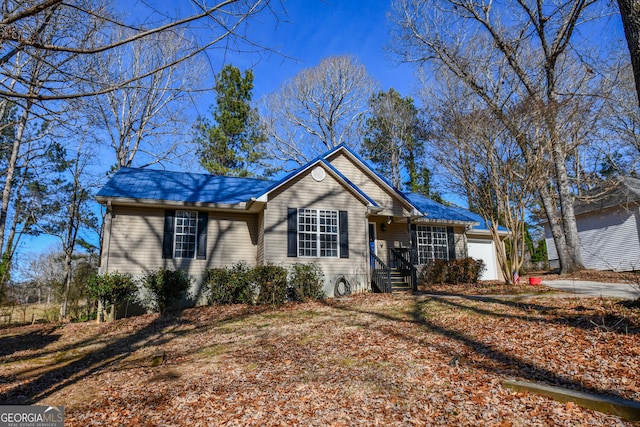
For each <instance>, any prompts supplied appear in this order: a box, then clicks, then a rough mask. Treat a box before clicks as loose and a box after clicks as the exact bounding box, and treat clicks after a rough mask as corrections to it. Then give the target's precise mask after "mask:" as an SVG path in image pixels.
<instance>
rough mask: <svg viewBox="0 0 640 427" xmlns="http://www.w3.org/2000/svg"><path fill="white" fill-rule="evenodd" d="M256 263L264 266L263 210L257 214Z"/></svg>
mask: <svg viewBox="0 0 640 427" xmlns="http://www.w3.org/2000/svg"><path fill="white" fill-rule="evenodd" d="M256 263H257V264H258V265H262V264H264V210H262V211H260V213H258V247H257V253H256Z"/></svg>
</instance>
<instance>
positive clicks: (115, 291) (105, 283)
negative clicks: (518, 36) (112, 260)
mask: <svg viewBox="0 0 640 427" xmlns="http://www.w3.org/2000/svg"><path fill="white" fill-rule="evenodd" d="M87 291H88V292H89V296H90V297H91V299H93V300H94V301H98V302H99V303H100V304H101V306H102V307H101V308H102V310H104V309H105V308H106V307H107V306H108V305H115V304H118V303H122V302H126V301H131V300H133V299H134V298H135V295H136V292H137V291H138V286H137V285H136V284H135V282H134V281H133V279H132V277H131V275H130V274H121V273H119V272H117V271H114V272H113V273H105V274H101V275H98V274H92V275H90V276H89V277H88V278H87ZM98 318H99V319H100V320H102V319H103V313H98Z"/></svg>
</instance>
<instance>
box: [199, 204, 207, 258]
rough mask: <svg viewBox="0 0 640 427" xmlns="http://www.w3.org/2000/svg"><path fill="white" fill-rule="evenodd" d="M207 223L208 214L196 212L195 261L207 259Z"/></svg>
mask: <svg viewBox="0 0 640 427" xmlns="http://www.w3.org/2000/svg"><path fill="white" fill-rule="evenodd" d="M208 222H209V214H208V213H207V212H198V242H197V246H196V248H197V253H196V258H197V259H207V225H208Z"/></svg>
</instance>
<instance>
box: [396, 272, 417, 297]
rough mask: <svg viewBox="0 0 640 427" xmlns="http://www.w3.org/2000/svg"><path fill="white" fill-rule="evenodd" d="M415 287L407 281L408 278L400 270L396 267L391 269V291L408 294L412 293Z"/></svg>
mask: <svg viewBox="0 0 640 427" xmlns="http://www.w3.org/2000/svg"><path fill="white" fill-rule="evenodd" d="M412 291H413V289H411V286H410V285H409V283H407V278H406V277H405V276H403V275H402V273H401V272H400V271H398V270H397V269H395V268H392V269H391V293H394V294H401V293H402V294H406V293H411V292H412Z"/></svg>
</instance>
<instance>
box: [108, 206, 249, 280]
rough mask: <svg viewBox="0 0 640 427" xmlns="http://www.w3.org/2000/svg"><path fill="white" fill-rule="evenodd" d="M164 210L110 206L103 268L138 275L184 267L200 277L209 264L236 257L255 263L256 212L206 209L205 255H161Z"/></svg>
mask: <svg viewBox="0 0 640 427" xmlns="http://www.w3.org/2000/svg"><path fill="white" fill-rule="evenodd" d="M164 212H165V211H164V209H160V208H134V207H125V206H113V214H112V218H111V221H110V224H109V222H107V224H106V225H107V228H109V230H105V244H106V245H108V247H107V248H105V249H104V251H105V253H106V254H105V256H104V257H103V268H104V269H105V271H106V272H113V271H119V272H121V273H130V274H133V275H139V274H142V273H144V272H148V271H151V270H154V269H157V268H159V267H165V268H172V269H181V270H185V271H187V273H188V274H190V275H191V276H193V277H194V278H199V277H201V276H202V274H203V273H204V271H205V269H207V268H211V267H222V266H227V265H232V264H234V263H236V262H238V261H244V262H246V263H247V264H249V265H255V264H256V254H257V251H256V248H257V245H258V224H257V222H258V218H257V215H255V214H245V213H238V214H236V213H215V212H208V215H209V221H208V225H207V257H206V259H204V260H199V259H184V258H183V259H180V258H178V259H163V258H162V238H163V231H164ZM107 236H108V237H109V238H108V239H107V238H106V237H107ZM107 240H108V242H107Z"/></svg>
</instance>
